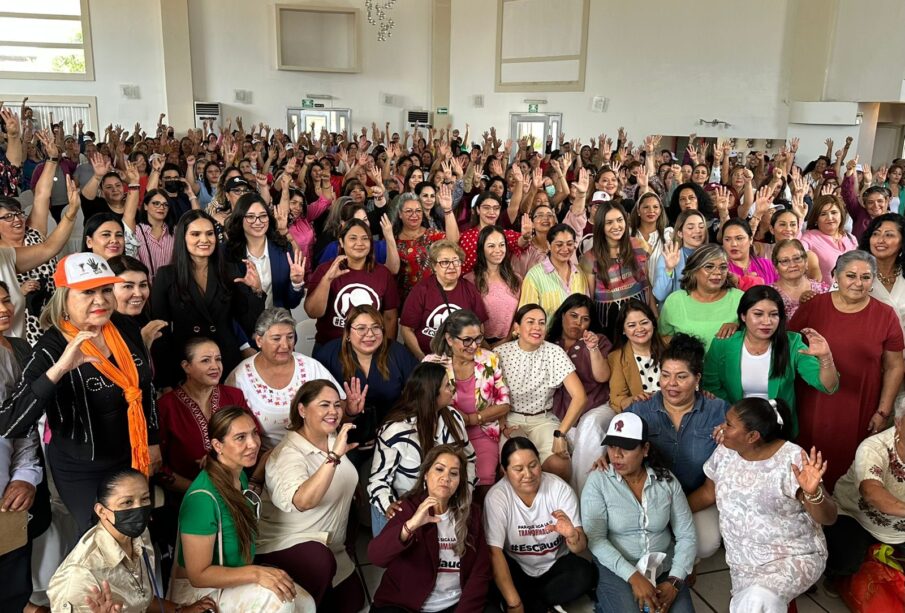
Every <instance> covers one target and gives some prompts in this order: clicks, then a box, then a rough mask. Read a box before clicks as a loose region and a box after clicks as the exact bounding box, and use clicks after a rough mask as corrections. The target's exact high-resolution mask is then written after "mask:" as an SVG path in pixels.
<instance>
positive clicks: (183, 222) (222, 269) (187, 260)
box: [171, 209, 232, 304]
mask: <svg viewBox="0 0 905 613" xmlns="http://www.w3.org/2000/svg"><path fill="white" fill-rule="evenodd" d="M199 219H203V220H205V221H207V222H208V223H210V224H211V228H212V229H213V230H214V232H216V231H217V222H216V221H214V218H213V217H211V216H210V215H208V214H207V213H205V212H204V211H202V210H200V209H192V210H191V211H188V212H186V213H185V214H184V215H183V216H182V217H181V218H180V219H179V223H177V224H176V229H175V230H174V232H173V239H174V240H173V259H172V260H171V262H172V266H173V268H174V269H175V272H176V283H175V290H176V297H177V298H178V299H179V301H180V302H182V303H183V304H191V303H192V302H193V301H194V298H193V297H192V292H191V290H192V287H193V286H194V285H196V283H195V277H194V274H193V273H194V269H195V264H194V262H192V256H190V255H189V250H188V248H187V247H186V243H185V235H186V232H188V229H189V225H191V223H192V222H194V221H197V220H199ZM211 240H212V241H213V249H211V254H210V256H209V257H208V261H209V262H210V264H213V267H212V266H210V265H208V274H210V273H211V272H214V273H215V274H214V282H215V283H216V284H217V285H218V286H219V288H220V289H221V290H222V291H224V292H226V294H227V295H231V294H232V287H231V286H230V285H229V284H228V283H226V282H225V279H226V277H227V275H226V264H225V262H224V259H223V257H221V251H220V246H219V244H218V241H217V236H216V234H215V235H214V237H213V238H212V239H211Z"/></svg>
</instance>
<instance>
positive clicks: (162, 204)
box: [148, 200, 170, 209]
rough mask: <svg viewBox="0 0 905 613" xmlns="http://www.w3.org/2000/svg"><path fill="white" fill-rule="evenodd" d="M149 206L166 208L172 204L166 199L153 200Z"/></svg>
mask: <svg viewBox="0 0 905 613" xmlns="http://www.w3.org/2000/svg"><path fill="white" fill-rule="evenodd" d="M148 206H154V207H157V208H158V209H165V208H167V207H168V206H170V203H169V202H167V201H166V200H152V201H151V202H149V203H148Z"/></svg>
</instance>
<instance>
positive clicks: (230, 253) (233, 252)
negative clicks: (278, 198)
mask: <svg viewBox="0 0 905 613" xmlns="http://www.w3.org/2000/svg"><path fill="white" fill-rule="evenodd" d="M253 204H260V205H261V207H263V209H264V212H265V213H267V240H268V242H271V243H273V244H274V245H276V246H277V247H278V248H279V249H281V250H282V251H289V241H287V240H286V238H285V237H283V236H281V235H280V233H279V232H277V222H276V219H274V217H273V213H272V212H271V211H270V207H268V206H267V203H266V202H264V199H263V198H262V197H261V195H260V194H258V193H251V194H243V195H242V196H241V197H240V198H239V199H238V200H237V201H236V206H234V207H233V210H232V212H231V213H230V214H229V217H228V218H227V219H226V224H225V225H226V255H227V257H229V259H230V260H231V261H233V262H241V261H242V260H244V259H245V258H246V257H248V256H247V255H246V254H247V251H246V250H247V248H248V241H247V240H246V238H245V227H244V225H243V221H244V218H245V215H246V214H247V213H248V209H250V208H251V206H252V205H253Z"/></svg>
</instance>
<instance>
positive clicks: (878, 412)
mask: <svg viewBox="0 0 905 613" xmlns="http://www.w3.org/2000/svg"><path fill="white" fill-rule="evenodd" d="M874 413H876V414H877V415H879V416H880V417H882V418H883V419H889V413H884V412H883V411H881V410H880V409H877V410H876V411H874Z"/></svg>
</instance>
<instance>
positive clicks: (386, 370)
mask: <svg viewBox="0 0 905 613" xmlns="http://www.w3.org/2000/svg"><path fill="white" fill-rule="evenodd" d="M362 315H367V316H368V317H370V318H371V319H373V320H374V323H375V324H377V325H378V326H380V329H381V330H384V332H383V334H381V335H380V347H378V348H377V351H375V352H374V358H373V363H374V364H377V371H378V372H379V373H380V376H381V377H383V378H384V380H389V378H390V366H389V361H390V342H391V339H389V338H387V335H386V330H385V329H384V324H383V315H381V314H380V311H378V310H377V309H375V308H374V307H373V306H371V305H370V304H362V305H358V306H353V307H351V308H350V309H349V310H348V311H347V312H346V323H345V325H344V326H343V338H342V341H341V343H340V348H339V363H340V365H341V366H342V369H343V380H344V381H348V380H350V379H351V378H352V377H354V376H355V372H356V371H357V370H358V369H359V368H361V365H360V364H359V363H358V356H357V355H356V354H355V349H353V348H352V341H351V336H352V324H354V323H355V320H356V319H358V318H359V317H361V316H362Z"/></svg>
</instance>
